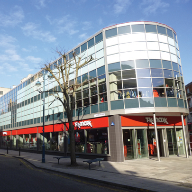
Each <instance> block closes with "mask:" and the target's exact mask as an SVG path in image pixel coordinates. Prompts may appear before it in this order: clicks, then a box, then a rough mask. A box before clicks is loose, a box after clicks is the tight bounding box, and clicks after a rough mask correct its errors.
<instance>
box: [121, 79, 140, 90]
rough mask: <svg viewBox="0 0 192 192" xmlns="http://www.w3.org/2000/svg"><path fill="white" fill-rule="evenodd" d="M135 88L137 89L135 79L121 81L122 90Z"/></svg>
mask: <svg viewBox="0 0 192 192" xmlns="http://www.w3.org/2000/svg"><path fill="white" fill-rule="evenodd" d="M135 87H137V82H136V79H129V80H124V81H123V89H127V88H135ZM119 88H120V87H119Z"/></svg>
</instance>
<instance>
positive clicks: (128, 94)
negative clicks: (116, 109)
mask: <svg viewBox="0 0 192 192" xmlns="http://www.w3.org/2000/svg"><path fill="white" fill-rule="evenodd" d="M136 97H137V89H127V90H124V98H125V99H129V98H136Z"/></svg>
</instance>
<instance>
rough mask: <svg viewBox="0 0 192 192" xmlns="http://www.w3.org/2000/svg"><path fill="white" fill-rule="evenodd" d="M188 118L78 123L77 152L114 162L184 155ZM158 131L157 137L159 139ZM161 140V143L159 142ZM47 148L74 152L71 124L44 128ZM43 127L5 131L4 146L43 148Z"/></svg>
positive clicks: (107, 119) (117, 117) (115, 118)
mask: <svg viewBox="0 0 192 192" xmlns="http://www.w3.org/2000/svg"><path fill="white" fill-rule="evenodd" d="M183 126H185V121H184V122H183V124H182V120H181V117H180V116H177V117H172V116H167V117H164V116H163V117H162V116H157V117H156V129H155V126H154V118H153V116H120V115H114V116H110V117H100V118H94V119H86V120H82V121H76V122H74V127H75V135H74V136H75V151H76V153H77V154H86V155H94V156H95V155H99V156H101V155H102V156H105V157H106V159H107V160H110V161H124V160H129V159H137V158H149V157H151V156H157V155H158V151H159V154H160V156H164V157H168V156H169V155H178V154H179V155H184V154H185V153H186V146H185V139H186V137H185V133H184V132H185V130H183ZM156 133H157V135H158V136H157V137H158V138H156ZM157 142H158V143H157ZM44 143H45V150H46V151H55V152H56V151H58V152H66V153H70V139H69V136H68V123H66V124H55V125H46V126H45V127H44ZM42 144H43V127H41V126H40V127H32V128H25V129H17V130H12V131H4V132H1V139H0V147H1V148H5V147H7V146H8V147H9V148H12V149H19V148H21V149H29V150H37V151H41V149H42Z"/></svg>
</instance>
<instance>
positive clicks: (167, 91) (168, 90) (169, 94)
mask: <svg viewBox="0 0 192 192" xmlns="http://www.w3.org/2000/svg"><path fill="white" fill-rule="evenodd" d="M166 94H167V97H175V93H174V89H172V88H167V89H166Z"/></svg>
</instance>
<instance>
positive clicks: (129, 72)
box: [122, 69, 136, 79]
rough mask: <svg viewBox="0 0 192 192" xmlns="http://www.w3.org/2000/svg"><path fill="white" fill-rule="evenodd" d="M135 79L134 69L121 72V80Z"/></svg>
mask: <svg viewBox="0 0 192 192" xmlns="http://www.w3.org/2000/svg"><path fill="white" fill-rule="evenodd" d="M129 78H136V75H135V69H133V70H127V71H122V79H129Z"/></svg>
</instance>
